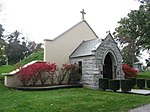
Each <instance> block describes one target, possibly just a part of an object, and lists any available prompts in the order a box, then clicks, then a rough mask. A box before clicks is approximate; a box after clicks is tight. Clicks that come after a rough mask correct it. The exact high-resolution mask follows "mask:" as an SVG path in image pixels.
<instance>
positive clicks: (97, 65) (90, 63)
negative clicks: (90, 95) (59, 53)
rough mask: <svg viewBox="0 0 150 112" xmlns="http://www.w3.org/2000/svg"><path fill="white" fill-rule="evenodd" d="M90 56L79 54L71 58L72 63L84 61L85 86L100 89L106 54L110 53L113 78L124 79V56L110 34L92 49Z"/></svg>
mask: <svg viewBox="0 0 150 112" xmlns="http://www.w3.org/2000/svg"><path fill="white" fill-rule="evenodd" d="M91 52H92V55H90V56H79V57H74V58H70V62H71V63H78V62H82V80H81V83H83V86H84V87H88V88H93V89H98V88H99V78H103V77H104V75H103V71H104V70H103V69H104V68H103V66H104V65H105V62H104V61H105V58H106V55H110V57H111V60H112V79H124V73H123V71H122V67H121V64H122V63H121V61H122V56H121V53H120V50H119V48H118V47H117V44H116V43H115V41H114V40H113V38H112V36H111V35H110V34H109V35H108V36H107V37H106V38H105V39H104V40H103V41H102V42H101V44H100V45H99V46H98V47H97V49H96V50H94V51H91Z"/></svg>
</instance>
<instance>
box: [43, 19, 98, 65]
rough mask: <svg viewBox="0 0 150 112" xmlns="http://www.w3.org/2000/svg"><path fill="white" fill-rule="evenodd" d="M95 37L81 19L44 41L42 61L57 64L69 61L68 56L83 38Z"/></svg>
mask: <svg viewBox="0 0 150 112" xmlns="http://www.w3.org/2000/svg"><path fill="white" fill-rule="evenodd" d="M93 38H97V36H96V34H95V33H94V32H93V30H92V29H91V28H90V26H89V25H88V24H87V22H86V21H82V22H80V23H78V24H77V25H75V26H74V27H72V28H71V29H69V30H68V31H66V32H65V33H63V34H62V35H60V36H59V37H57V38H56V39H54V40H45V41H44V61H48V62H51V63H56V64H58V65H61V64H64V63H69V56H70V55H71V53H72V52H73V51H74V50H75V49H76V48H77V47H78V46H79V45H80V43H81V42H82V41H83V40H89V39H93Z"/></svg>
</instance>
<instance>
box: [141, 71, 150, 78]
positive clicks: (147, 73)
mask: <svg viewBox="0 0 150 112" xmlns="http://www.w3.org/2000/svg"><path fill="white" fill-rule="evenodd" d="M138 78H144V79H150V71H144V72H139V73H138Z"/></svg>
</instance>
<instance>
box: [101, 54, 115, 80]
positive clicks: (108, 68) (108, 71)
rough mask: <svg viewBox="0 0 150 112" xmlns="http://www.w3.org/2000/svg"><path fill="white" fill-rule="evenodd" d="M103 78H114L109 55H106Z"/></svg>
mask: <svg viewBox="0 0 150 112" xmlns="http://www.w3.org/2000/svg"><path fill="white" fill-rule="evenodd" d="M103 78H109V79H112V78H113V72H112V59H111V57H110V55H109V54H107V55H106V57H105V60H104V66H103Z"/></svg>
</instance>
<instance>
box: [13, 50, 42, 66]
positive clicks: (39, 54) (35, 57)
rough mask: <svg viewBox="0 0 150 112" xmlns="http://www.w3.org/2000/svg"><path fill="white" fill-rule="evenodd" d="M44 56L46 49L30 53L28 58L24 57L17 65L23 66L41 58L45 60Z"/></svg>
mask: <svg viewBox="0 0 150 112" xmlns="http://www.w3.org/2000/svg"><path fill="white" fill-rule="evenodd" d="M43 57H44V51H43V50H41V51H38V52H36V53H33V54H31V55H29V56H28V57H27V58H25V59H23V60H22V61H21V62H19V63H17V64H16V65H15V66H17V65H19V66H23V65H25V64H27V63H29V62H31V61H34V60H41V61H43Z"/></svg>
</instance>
